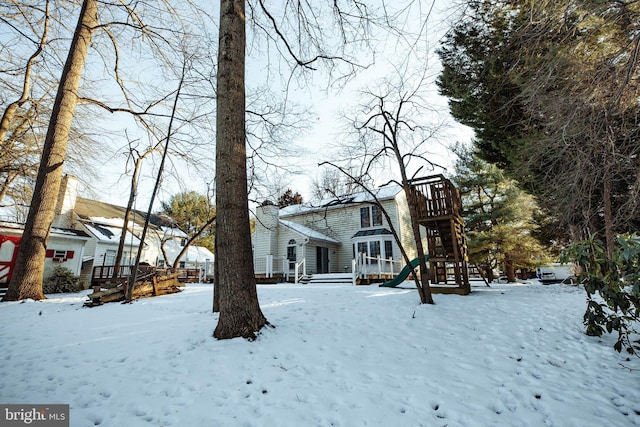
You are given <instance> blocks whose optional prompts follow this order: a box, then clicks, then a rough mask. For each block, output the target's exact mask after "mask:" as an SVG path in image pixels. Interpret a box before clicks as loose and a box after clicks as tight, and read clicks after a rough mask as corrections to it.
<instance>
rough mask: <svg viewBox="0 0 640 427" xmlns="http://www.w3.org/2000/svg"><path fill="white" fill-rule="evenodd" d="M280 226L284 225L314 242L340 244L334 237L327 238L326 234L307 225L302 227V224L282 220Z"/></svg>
mask: <svg viewBox="0 0 640 427" xmlns="http://www.w3.org/2000/svg"><path fill="white" fill-rule="evenodd" d="M280 224H282V225H284V226H285V227H287V228H289V229H291V230H293V231H295V232H296V233H298V234H301V235H303V236H305V237H308V238H309V239H313V240H320V241H323V242H329V243H334V244H340V242H339V241H338V240H336V239H334V238H332V237H329V236H327V235H326V234H322V233H320V232H319V231H316V230H314V229H313V228H309V227H307V226H305V225H301V224H296V223H295V222H292V221H287V220H283V219H281V220H280Z"/></svg>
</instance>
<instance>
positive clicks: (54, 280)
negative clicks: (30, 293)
mask: <svg viewBox="0 0 640 427" xmlns="http://www.w3.org/2000/svg"><path fill="white" fill-rule="evenodd" d="M42 290H43V291H44V293H45V294H56V293H67V292H79V291H81V290H82V286H81V285H80V283H79V280H78V276H75V275H74V274H73V272H72V271H71V270H69V269H68V268H66V267H63V266H61V265H56V266H55V267H54V269H53V271H52V272H51V274H50V275H49V277H47V278H46V279H45V281H44V283H43V284H42Z"/></svg>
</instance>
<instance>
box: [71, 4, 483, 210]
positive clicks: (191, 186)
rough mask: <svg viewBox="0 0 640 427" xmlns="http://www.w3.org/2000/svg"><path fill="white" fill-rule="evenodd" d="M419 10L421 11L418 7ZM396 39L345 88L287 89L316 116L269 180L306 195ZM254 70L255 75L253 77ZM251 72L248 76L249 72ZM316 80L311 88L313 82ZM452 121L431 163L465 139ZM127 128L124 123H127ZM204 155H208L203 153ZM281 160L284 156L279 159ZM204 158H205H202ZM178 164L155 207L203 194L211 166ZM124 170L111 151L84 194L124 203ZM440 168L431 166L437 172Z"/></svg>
mask: <svg viewBox="0 0 640 427" xmlns="http://www.w3.org/2000/svg"><path fill="white" fill-rule="evenodd" d="M420 4H421V5H422V7H426V6H429V5H430V4H431V2H420ZM448 7H449V2H447V1H444V0H437V1H436V6H435V8H434V12H433V14H432V16H431V18H430V20H429V22H428V23H427V35H426V36H425V37H423V39H424V40H422V42H423V43H425V45H426V44H428V46H429V48H430V49H433V48H435V47H436V46H437V43H438V40H439V39H440V37H441V36H442V34H443V33H444V31H446V29H447V28H448V19H449V14H451V13H453V12H451V10H447V8H448ZM423 12H424V11H423ZM417 24H418V22H416V23H408V24H407V25H408V26H415V25H417ZM396 43H397V42H396V41H394V40H390V39H385V40H383V41H381V42H380V45H379V46H377V48H378V49H380V50H381V51H382V54H380V55H378V59H377V60H376V64H375V65H374V66H373V67H371V68H370V69H368V70H366V71H365V72H364V73H362V75H361V76H360V77H359V78H358V79H356V80H355V81H353V82H352V83H351V84H350V85H349V86H348V87H346V88H345V89H344V90H343V91H342V92H340V93H336V92H333V93H327V92H326V91H324V90H323V89H322V88H324V87H326V81H323V79H322V77H318V78H314V79H313V82H314V83H313V84H312V85H311V86H309V87H308V88H306V89H304V90H302V89H300V90H297V91H296V90H295V89H293V90H292V91H290V94H289V97H290V98H291V99H292V100H294V101H296V102H299V103H302V104H305V105H308V106H310V108H311V110H312V112H313V114H314V115H315V116H316V117H317V120H315V122H314V123H313V124H312V126H310V127H309V129H308V131H307V132H305V133H301V134H300V135H298V137H297V138H296V139H295V140H293V141H291V143H292V145H295V146H297V147H299V148H300V149H302V150H303V153H304V154H303V155H301V156H299V157H297V158H295V159H286V161H287V162H288V163H293V164H295V165H296V166H297V167H299V171H300V174H298V175H296V176H293V177H288V178H277V177H273V180H274V182H275V181H278V182H279V185H280V186H284V187H285V188H286V187H291V188H292V189H293V190H294V191H298V192H300V193H301V194H302V195H303V197H304V199H305V200H309V199H310V193H311V181H312V180H313V179H314V178H316V177H317V176H318V174H319V173H320V171H319V168H318V167H317V164H318V162H320V161H323V160H334V159H335V158H334V157H333V156H335V155H332V152H333V150H334V149H333V148H331V147H335V146H336V145H339V144H340V138H342V136H340V135H338V132H339V131H340V129H341V127H342V126H343V123H342V122H340V120H339V116H340V113H341V111H345V110H346V111H349V110H350V108H353V105H354V104H356V103H357V101H358V95H357V92H356V90H357V89H359V88H361V87H363V85H371V84H373V83H375V81H376V80H377V79H379V78H381V77H385V76H388V75H389V74H390V70H391V66H392V65H394V61H396V60H397V59H396V58H399V57H397V56H395V55H396V52H397V50H398V47H397V44H396ZM249 64H250V65H249V67H254V66H255V67H257V68H260V67H258V66H257V65H255V64H257V63H256V62H255V60H254V61H249ZM428 67H429V69H430V70H432V71H431V72H430V74H429V77H428V79H427V85H426V86H427V87H429V88H430V89H429V90H430V91H431V95H429V96H430V99H429V103H430V104H432V105H433V106H435V107H437V108H438V109H439V111H440V113H439V116H440V118H441V117H445V116H446V117H448V112H447V106H446V100H445V99H443V98H441V97H439V96H438V95H437V93H436V89H435V87H434V85H433V81H434V80H435V77H436V75H437V69H438V64H437V57H435V56H432V57H430V58H429V59H428ZM255 71H256V70H252V69H251V68H249V69H248V70H247V72H248V76H249V78H250V79H253V81H254V85H261V84H263V81H261V80H260V78H264V75H265V74H264V72H263V70H262V69H258V70H257V71H258V73H255ZM256 74H257V77H256ZM251 76H254V77H251ZM315 84H317V87H315V86H314V85H315ZM118 120H123V121H125V122H127V119H126V118H122V117H121V118H120V119H116V122H115V123H114V124H111V125H109V126H122V123H121V122H120V124H118V123H119V122H118ZM450 122H451V124H452V126H451V128H450V129H449V130H448V133H447V134H444V135H442V137H441V142H440V143H438V144H435V145H434V146H433V149H432V150H431V151H432V152H433V160H434V161H435V162H436V163H440V164H443V165H445V166H451V165H452V164H453V162H454V159H453V156H452V154H451V153H450V152H448V151H447V149H446V146H445V145H447V144H449V143H450V144H453V143H455V142H456V141H463V142H467V141H469V140H470V138H471V132H470V130H469V129H468V128H465V127H463V126H461V125H457V124H455V123H454V122H453V120H450ZM127 127H128V128H130V129H131V127H130V126H127ZM129 132H130V134H133V136H135V131H131V130H130V131H129ZM125 145H126V140H122V141H113V145H112V147H123V146H125ZM213 149H214V148H213V145H211V152H210V153H209V154H210V155H211V156H212V157H213ZM206 155H208V154H206ZM282 160H283V161H285V159H282ZM154 162H155V164H154V165H152V163H151V162H145V163H144V164H143V173H142V178H141V182H140V191H139V194H138V199H137V201H136V208H137V209H143V210H144V209H146V208H147V206H148V204H149V199H150V195H151V191H152V188H153V184H154V180H155V176H154V174H155V168H156V167H157V163H159V160H155V161H154ZM205 163H206V162H205ZM178 167H179V168H180V171H179V173H180V175H181V176H182V180H183V183H182V184H178V183H177V182H176V180H175V179H174V178H172V177H171V176H165V178H164V181H163V185H162V187H161V190H160V193H159V194H158V195H157V196H156V203H155V204H154V208H155V209H158V208H159V202H160V201H167V200H168V199H169V198H170V197H171V196H172V195H173V194H175V193H177V192H180V191H187V190H195V191H198V192H200V193H203V194H204V193H206V190H207V184H209V185H211V183H212V181H213V170H212V169H213V168H211V169H210V170H209V173H206V172H205V173H203V172H200V171H196V170H194V169H193V168H189V169H187V168H186V167H184V166H178ZM124 170H125V164H124V156H123V155H122V154H119V155H116V154H114V155H113V156H112V157H111V158H110V160H109V162H108V163H107V164H105V165H101V169H100V179H99V182H94V183H93V187H94V188H93V190H92V191H89V189H85V191H82V188H81V192H82V193H83V195H84V196H86V197H92V198H97V199H100V200H103V201H106V202H109V203H113V204H116V205H124V204H125V203H126V200H127V197H128V194H129V185H130V183H129V178H128V177H124V178H122V177H121V175H122V173H123V171H124ZM439 172H441V171H439V170H438V171H435V172H434V173H439Z"/></svg>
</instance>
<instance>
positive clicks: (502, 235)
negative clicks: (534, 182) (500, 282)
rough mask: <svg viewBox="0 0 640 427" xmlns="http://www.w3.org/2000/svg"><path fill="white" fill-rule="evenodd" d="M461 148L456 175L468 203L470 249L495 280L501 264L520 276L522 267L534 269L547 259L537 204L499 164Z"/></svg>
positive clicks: (510, 276) (510, 275)
mask: <svg viewBox="0 0 640 427" xmlns="http://www.w3.org/2000/svg"><path fill="white" fill-rule="evenodd" d="M456 151H457V154H458V156H459V160H458V161H457V163H456V167H455V170H456V176H455V177H454V179H453V180H454V182H455V183H456V185H457V187H458V189H459V191H460V195H461V197H462V201H463V206H464V208H465V211H464V219H465V225H466V229H467V246H468V248H469V254H470V256H471V258H472V260H473V261H474V262H475V263H477V265H478V268H481V269H482V270H483V272H484V274H485V277H487V278H488V279H489V280H492V279H493V270H494V269H496V268H501V269H502V270H504V272H505V273H506V275H507V279H508V280H509V281H515V279H516V277H515V271H516V269H518V268H521V269H531V268H533V267H535V266H536V265H539V264H540V263H541V261H542V260H543V259H544V251H543V247H542V245H541V244H540V243H539V242H538V241H537V240H536V239H535V237H533V235H532V234H533V232H534V231H535V230H536V228H537V226H536V225H535V223H534V220H533V217H534V213H535V212H536V210H537V206H536V204H535V202H534V200H533V198H532V197H531V196H530V195H528V194H526V193H524V192H523V191H522V190H520V189H519V188H518V186H517V185H516V182H515V181H514V180H513V179H510V178H509V177H507V176H506V175H505V174H504V172H503V171H502V170H501V169H499V168H498V167H497V166H495V165H492V164H489V163H487V162H485V161H483V160H482V159H480V158H479V157H478V156H477V155H475V154H473V153H472V152H471V151H470V150H468V149H462V148H458V149H457V150H456Z"/></svg>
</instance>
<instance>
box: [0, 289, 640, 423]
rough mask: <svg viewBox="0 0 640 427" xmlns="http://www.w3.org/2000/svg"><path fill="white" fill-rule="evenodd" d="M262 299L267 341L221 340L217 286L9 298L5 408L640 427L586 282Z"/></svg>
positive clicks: (626, 368) (639, 363) (292, 293)
mask: <svg viewBox="0 0 640 427" xmlns="http://www.w3.org/2000/svg"><path fill="white" fill-rule="evenodd" d="M258 292H259V297H260V302H261V305H262V308H263V311H264V313H265V315H266V317H267V319H268V320H269V321H270V322H271V323H273V324H274V325H275V326H276V328H275V329H266V330H265V331H264V333H263V334H262V335H261V336H260V337H259V338H258V340H257V341H255V342H248V341H245V340H242V339H236V340H231V341H216V340H215V339H213V338H212V332H213V329H214V327H215V325H216V321H217V315H214V314H212V313H211V301H212V289H211V285H202V284H198V285H188V286H187V287H186V288H185V290H184V292H182V293H179V294H174V295H167V296H162V297H156V298H152V299H145V300H139V301H137V302H135V303H133V304H130V305H123V304H119V303H111V304H107V305H105V306H102V307H96V308H83V307H82V304H83V302H84V301H85V295H86V292H84V293H82V294H79V295H70V294H67V295H60V296H55V295H50V296H49V299H48V300H46V301H43V302H27V303H2V304H0V355H1V358H2V359H1V360H2V365H1V366H0V378H2V379H1V380H0V403H68V404H70V405H71V426H77V427H85V426H98V425H99V426H114V427H125V426H126V427H135V426H180V427H191V426H194V427H205V426H211V427H218V426H219V427H223V426H230V427H236V426H247V427H249V426H277V427H280V426H291V427H306V426H344V427H357V426H385V427H394V426H448V427H454V426H464V427H470V426H471V427H473V426H477V427H487V426H562V427H565V426H575V427H585V426H598V427H599V426H640V359H638V358H636V357H633V356H632V357H630V358H629V360H627V356H626V355H625V354H618V353H616V352H615V351H614V350H613V348H612V345H613V343H614V341H615V340H614V338H613V337H604V338H603V339H598V338H590V337H587V336H585V335H584V333H583V327H582V314H583V312H584V309H585V294H584V291H583V290H582V289H580V288H574V287H567V286H563V285H550V286H542V285H540V284H538V283H532V284H518V285H494V286H493V287H492V288H485V287H477V288H474V289H473V293H472V294H471V295H469V296H455V295H435V299H436V305H435V306H420V305H418V302H419V300H418V295H417V293H416V291H415V290H409V289H386V288H378V287H377V286H370V287H366V286H363V287H353V286H349V285H315V286H310V285H306V286H305V285H299V286H297V285H272V286H260V287H259V289H258Z"/></svg>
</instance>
